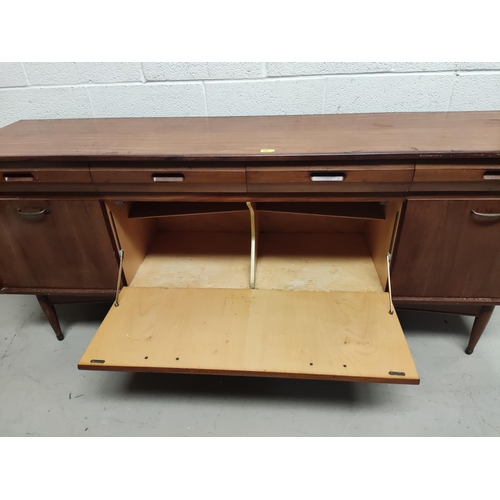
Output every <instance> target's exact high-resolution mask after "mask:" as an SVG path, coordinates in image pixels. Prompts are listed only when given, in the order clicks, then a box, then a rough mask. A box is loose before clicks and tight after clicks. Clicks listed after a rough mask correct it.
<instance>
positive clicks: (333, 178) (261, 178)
mask: <svg viewBox="0 0 500 500" xmlns="http://www.w3.org/2000/svg"><path fill="white" fill-rule="evenodd" d="M413 170H414V165H413V162H408V163H401V164H397V165H391V164H374V163H370V164H363V163H357V164H352V163H351V164H348V165H346V164H343V165H341V164H338V165H337V164H336V165H324V164H323V165H300V166H296V165H288V166H287V165H284V166H275V165H270V166H265V165H259V166H248V167H247V182H248V191H249V192H251V193H272V192H280V193H283V192H285V193H337V192H338V193H348V192H351V193H362V192H367V193H370V192H406V191H408V190H409V188H410V183H411V180H412V177H413Z"/></svg>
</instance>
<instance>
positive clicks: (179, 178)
mask: <svg viewBox="0 0 500 500" xmlns="http://www.w3.org/2000/svg"><path fill="white" fill-rule="evenodd" d="M153 182H184V174H153Z"/></svg>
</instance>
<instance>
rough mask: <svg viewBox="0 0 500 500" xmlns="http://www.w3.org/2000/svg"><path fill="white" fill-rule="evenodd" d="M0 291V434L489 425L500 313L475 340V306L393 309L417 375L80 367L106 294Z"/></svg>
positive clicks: (497, 410) (498, 424) (468, 429)
mask: <svg viewBox="0 0 500 500" xmlns="http://www.w3.org/2000/svg"><path fill="white" fill-rule="evenodd" d="M57 307H58V312H59V316H60V320H61V326H62V328H63V331H64V333H65V335H66V339H65V340H64V341H63V342H58V341H57V340H56V339H55V337H54V335H53V333H52V330H51V328H50V326H49V325H48V323H47V322H46V321H45V317H44V316H43V313H42V312H41V310H40V309H39V306H38V303H37V301H36V299H35V298H34V297H30V296H0V332H1V336H0V356H1V357H0V435H2V436H497V435H499V434H500V403H499V398H500V390H499V389H500V364H499V363H498V359H499V355H500V335H498V334H497V333H498V331H499V329H500V313H499V312H495V313H494V315H493V318H492V320H491V321H490V324H489V325H488V328H487V329H486V331H485V333H484V335H483V338H482V339H481V341H480V342H479V345H478V347H477V349H476V352H475V353H474V354H473V355H472V356H466V355H465V354H464V347H465V346H466V344H467V338H468V334H469V331H470V327H471V325H472V318H465V317H459V316H449V315H440V314H430V313H417V312H405V311H400V312H399V317H400V320H401V323H402V324H403V328H404V330H405V332H406V336H407V339H408V343H409V345H410V349H411V351H412V354H413V357H414V359H415V363H416V365H417V368H418V370H419V374H420V377H421V379H422V382H421V385H420V386H397V385H385V384H361V383H340V382H324V381H302V380H282V379H259V378H246V377H219V376H194V375H159V374H127V373H105V372H83V371H78V370H77V368H76V364H77V362H78V360H79V359H80V356H81V354H82V353H83V351H84V349H85V347H86V345H87V344H88V343H89V341H90V340H91V338H92V336H93V335H94V333H95V331H96V329H97V327H98V325H99V323H100V321H101V320H102V319H103V317H104V315H105V314H106V311H107V309H108V308H109V306H107V305H103V304H84V305H81V304H80V305H64V306H57Z"/></svg>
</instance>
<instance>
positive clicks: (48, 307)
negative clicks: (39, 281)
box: [36, 295, 64, 340]
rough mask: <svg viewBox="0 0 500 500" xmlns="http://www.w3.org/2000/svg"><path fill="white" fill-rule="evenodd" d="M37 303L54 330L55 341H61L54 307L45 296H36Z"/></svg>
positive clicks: (61, 335)
mask: <svg viewBox="0 0 500 500" xmlns="http://www.w3.org/2000/svg"><path fill="white" fill-rule="evenodd" d="M36 298H37V299H38V303H39V304H40V307H41V308H42V311H43V312H44V314H45V316H46V317H47V319H48V320H49V323H50V326H52V329H53V330H54V332H55V334H56V337H57V340H63V339H64V336H63V334H62V332H61V326H60V325H59V320H58V319H57V313H56V309H55V307H54V306H53V305H52V304H51V303H50V302H49V299H48V297H47V295H37V296H36Z"/></svg>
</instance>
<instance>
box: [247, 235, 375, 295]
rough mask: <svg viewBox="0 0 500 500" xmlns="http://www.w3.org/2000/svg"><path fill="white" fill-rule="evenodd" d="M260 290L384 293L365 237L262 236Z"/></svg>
mask: <svg viewBox="0 0 500 500" xmlns="http://www.w3.org/2000/svg"><path fill="white" fill-rule="evenodd" d="M256 288H257V289H260V290H309V291H314V290H316V291H361V292H378V291H382V286H381V284H380V280H379V277H378V275H377V271H376V269H375V266H374V263H373V260H372V258H371V256H370V253H369V251H368V248H367V245H366V242H365V239H364V236H363V235H362V234H355V233H332V234H324V233H262V234H261V235H260V239H259V251H258V257H257V276H256Z"/></svg>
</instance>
